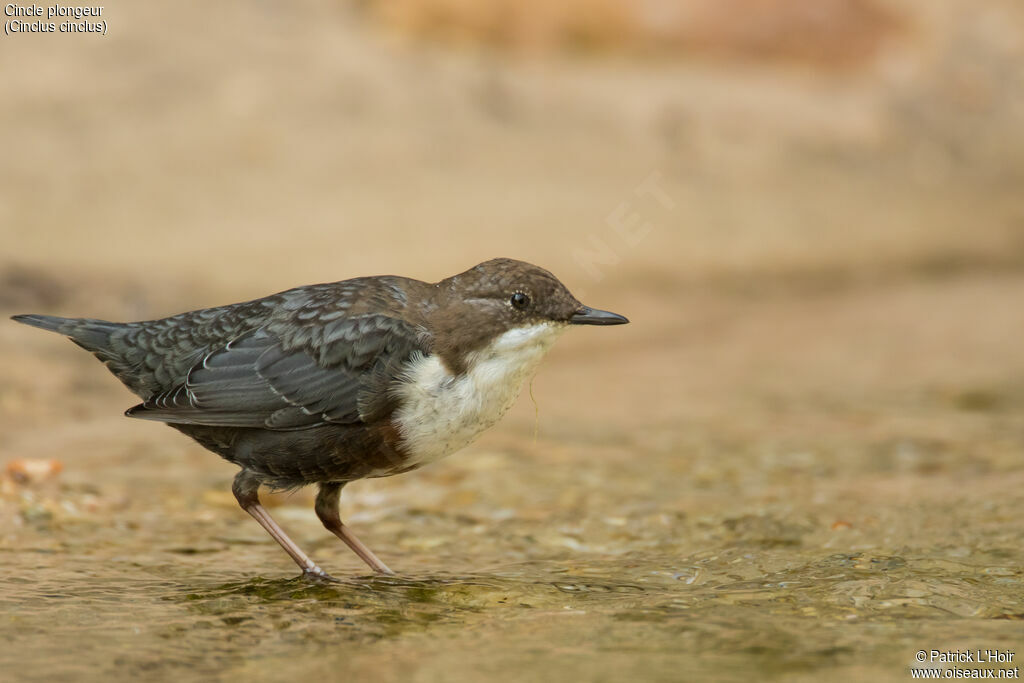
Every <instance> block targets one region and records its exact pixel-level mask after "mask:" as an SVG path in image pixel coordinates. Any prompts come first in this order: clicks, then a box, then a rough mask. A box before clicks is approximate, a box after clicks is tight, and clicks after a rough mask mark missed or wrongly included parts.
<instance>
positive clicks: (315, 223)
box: [0, 2, 1024, 681]
mask: <svg viewBox="0 0 1024 683" xmlns="http://www.w3.org/2000/svg"><path fill="white" fill-rule="evenodd" d="M189 7H191V8H192V9H191V14H189V13H188V12H189V9H188V8H189ZM900 7H901V8H902V10H901V11H905V12H907V13H908V16H909V17H910V20H908V21H907V22H905V24H903V23H901V25H905V28H904V33H902V34H900V35H901V36H902V38H900V39H899V40H901V41H903V42H898V43H897V44H896V46H895V47H894V48H892V52H885V53H884V54H882V56H881V57H879V58H878V61H877V63H870V64H867V65H862V66H861V67H859V68H854V69H852V70H851V67H849V65H845V66H844V67H843V70H841V71H834V70H832V69H833V67H832V66H828V68H827V69H826V70H825V71H824V72H819V71H817V70H816V69H817V68H818V67H817V66H815V65H814V64H810V65H808V64H803V65H802V66H801V65H797V66H793V65H792V64H789V65H786V66H781V67H780V66H777V65H776V66H772V67H771V68H770V69H767V70H764V69H758V68H753V67H751V66H750V65H749V64H739V65H737V64H735V63H732V62H728V61H727V62H724V63H720V62H716V61H714V60H713V59H712V60H710V61H707V60H706V59H705V61H701V62H699V63H697V64H693V63H689V62H686V61H683V62H674V61H671V60H667V61H659V60H645V59H640V60H638V61H631V60H629V59H619V58H615V59H612V60H611V61H607V60H605V61H602V60H600V59H597V60H594V61H588V60H586V59H581V58H580V57H579V56H578V55H577V56H575V57H573V58H571V59H558V60H554V61H552V62H550V63H541V62H537V61H532V58H525V59H524V60H523V61H517V60H519V58H517V60H513V61H510V62H504V61H501V60H496V59H494V58H493V57H489V56H487V55H479V54H477V53H475V52H461V53H460V52H459V51H458V50H455V51H454V52H452V51H448V50H443V51H438V50H436V49H433V48H430V49H428V48H422V47H416V46H409V45H408V44H405V43H401V44H397V45H396V44H393V43H391V42H389V41H388V40H386V39H383V38H380V36H379V35H378V34H375V33H373V32H371V31H369V30H368V29H367V28H366V24H365V23H364V22H363V20H362V19H361V18H360V17H358V16H357V15H355V14H353V13H351V12H347V11H341V10H339V9H338V7H337V6H336V5H334V4H332V3H310V4H309V5H308V6H307V5H303V6H302V12H301V13H296V12H291V11H287V10H285V9H284V7H283V6H280V7H279V6H277V5H274V4H273V3H264V4H261V5H260V6H259V9H253V8H252V7H250V6H248V5H246V6H242V5H238V6H234V5H231V4H230V3H225V4H223V6H222V5H218V8H216V9H214V8H212V7H208V6H207V5H199V4H196V5H191V6H189V5H187V3H186V6H184V7H183V8H176V9H175V10H174V11H173V12H172V11H171V10H169V9H167V10H162V9H157V8H156V6H153V7H148V8H147V7H144V6H139V5H132V6H129V5H127V4H125V5H124V6H116V7H112V8H111V9H110V12H111V15H110V17H109V20H110V22H111V33H110V35H109V36H108V37H107V38H105V39H104V41H105V42H97V41H92V42H90V41H88V40H86V38H81V40H78V39H74V40H72V39H70V38H69V39H67V40H63V39H56V40H53V41H50V42H47V43H43V42H40V41H38V40H37V41H36V42H31V41H32V40H33V38H31V37H24V36H23V37H21V38H19V39H18V40H17V41H13V40H7V43H6V44H5V46H4V48H5V49H9V51H10V54H12V55H14V56H15V57H16V59H13V60H4V61H3V62H0V76H2V77H3V78H4V79H5V82H7V83H9V84H11V88H12V91H13V92H16V93H17V96H16V97H10V98H5V99H4V100H3V101H2V102H0V124H2V125H0V130H2V131H4V138H3V140H2V146H3V148H4V150H5V154H6V159H5V162H6V163H5V164H2V165H0V181H2V182H0V209H2V210H3V212H4V213H3V215H4V220H3V221H0V240H2V246H3V248H2V249H0V314H2V315H4V316H7V315H11V314H14V313H25V312H39V313H53V314H63V315H83V316H93V317H103V318H110V319H142V318H147V317H156V316H162V315H167V314H172V313H176V312H179V311H182V310H186V309H189V308H197V307H202V306H207V305H215V304H221V303H226V302H229V301H233V300H242V299H246V298H251V297H255V296H260V295H263V294H267V293H270V292H273V291H277V290H280V289H284V288H286V287H289V286H294V285H297V284H304V283H310V282H316V281H325V280H331V279H340V278H344V277H350V276H356V275H366V274H374V273H384V272H397V273H401V274H406V275H410V276H416V277H420V278H423V279H437V278H441V277H444V276H446V275H450V274H452V273H454V272H456V271H458V270H461V269H464V268H466V267H468V266H470V265H472V264H473V263H476V262H478V261H480V260H484V259H486V258H490V257H493V256H497V255H506V256H512V257H518V258H524V259H527V260H530V261H534V262H537V263H538V264H540V265H543V266H545V267H548V268H550V269H551V270H553V271H554V272H555V273H556V274H557V275H559V276H560V277H561V278H562V279H563V280H564V281H565V282H566V283H567V284H568V286H569V287H570V288H571V289H573V290H574V291H575V292H576V293H577V294H578V295H579V296H580V298H581V299H582V300H584V301H585V302H587V303H588V304H590V305H593V306H596V307H601V308H607V309H610V310H614V311H619V312H621V313H624V314H626V315H628V316H629V317H630V318H631V320H632V323H631V324H630V325H628V326H623V327H616V328H607V329H601V328H596V329H581V330H573V331H572V333H571V334H566V335H565V336H564V337H563V338H562V339H561V340H560V342H559V344H558V345H557V346H556V348H555V349H554V350H553V351H552V352H551V354H550V356H549V357H548V359H547V360H546V361H545V362H544V363H543V365H542V366H541V369H540V372H539V374H538V376H537V378H536V380H535V381H534V383H533V386H532V394H533V399H534V400H533V401H531V398H530V396H529V392H527V391H524V395H523V397H522V398H521V399H520V401H519V403H518V404H517V405H516V406H515V407H514V409H513V410H512V411H511V413H510V414H509V415H508V416H507V417H506V418H505V420H504V421H503V422H501V423H500V424H499V425H497V426H496V427H495V428H494V429H493V430H491V431H490V432H489V433H487V434H485V435H484V436H483V437H482V438H481V439H480V440H479V441H478V442H477V443H476V444H474V445H472V446H471V447H469V448H467V449H466V450H465V451H464V452H462V453H459V454H456V455H454V456H452V457H451V458H448V459H447V460H445V461H443V462H441V463H438V464H435V465H433V466H431V467H428V468H425V469H423V470H420V471H417V472H413V473H409V474H406V475H402V476H399V477H393V478H390V479H383V480H372V481H367V482H357V483H355V484H352V485H351V486H349V487H348V488H347V489H346V491H345V493H344V495H343V497H342V515H343V518H344V519H345V520H346V521H347V522H348V523H349V524H350V525H351V526H352V527H353V529H354V530H355V531H356V532H357V533H358V534H359V536H360V537H361V538H362V539H363V540H364V541H365V542H366V543H367V544H368V545H369V546H370V547H372V548H373V549H374V551H375V552H376V553H377V554H378V555H379V556H380V557H381V558H382V559H383V560H384V561H385V562H386V563H388V564H389V565H390V566H391V567H392V568H394V569H395V570H397V571H398V572H399V574H398V575H397V576H396V577H393V578H380V577H373V576H366V575H365V571H366V570H365V568H364V567H363V566H362V564H361V563H360V562H359V560H358V559H357V558H356V557H355V556H354V555H352V553H351V552H349V551H348V550H347V549H346V548H345V547H344V546H343V545H342V544H341V543H340V542H339V541H338V540H337V539H335V538H334V537H333V536H331V535H329V534H328V533H327V532H326V531H325V530H324V529H323V528H322V527H321V526H320V524H319V522H318V521H317V519H316V517H315V515H314V513H313V509H312V497H311V495H310V493H309V492H306V491H301V492H298V493H295V494H292V495H274V496H270V497H268V503H269V505H270V506H271V511H272V513H273V514H274V515H275V517H276V518H277V519H278V521H279V522H280V523H281V525H282V526H283V527H285V529H287V530H288V531H289V532H290V533H291V535H292V536H293V537H294V538H295V539H296V541H297V542H298V543H299V544H300V545H301V546H302V547H303V548H304V549H306V550H307V551H308V552H309V553H310V555H312V556H313V557H314V559H316V561H317V562H318V563H320V565H321V566H323V567H324V568H325V569H327V570H328V571H330V572H331V573H332V574H333V575H334V576H336V577H338V581H337V582H329V583H328V582H318V583H317V582H308V581H303V580H301V579H298V578H296V576H295V574H296V571H295V569H294V566H293V565H292V563H291V562H290V560H289V559H288V558H287V556H285V554H284V553H283V552H282V551H281V550H280V549H279V548H278V547H277V546H276V545H275V544H274V543H273V542H272V541H271V540H270V538H269V537H268V536H267V535H266V534H265V533H264V532H263V531H262V530H261V529H260V528H259V527H258V526H257V525H256V523H255V522H253V521H252V520H251V519H250V518H249V517H248V516H246V515H245V514H244V513H243V512H242V511H241V510H239V509H238V507H237V505H236V504H235V502H234V499H233V497H232V496H231V494H230V482H231V478H232V476H233V475H234V468H233V467H232V466H230V465H229V464H227V463H224V462H222V461H220V460H219V459H218V458H217V457H216V456H214V455H212V454H210V453H207V452H205V451H203V450H202V449H200V448H199V447H198V446H195V445H194V444H192V443H191V442H189V441H188V440H187V439H185V438H184V437H182V436H181V435H180V434H177V433H175V432H173V431H172V430H170V429H167V428H165V427H163V426H161V425H156V424H151V423H142V422H139V421H133V420H128V419H125V418H124V417H122V416H121V413H122V411H123V410H124V409H126V408H128V407H130V406H131V405H132V404H133V403H134V397H132V396H131V395H130V394H129V393H128V392H127V391H126V390H125V389H124V388H123V387H120V386H119V385H118V384H117V382H116V380H114V379H113V378H112V377H111V376H110V375H109V374H108V373H107V372H106V371H105V370H104V368H103V367H102V366H101V365H100V364H99V363H97V362H96V361H95V359H93V358H91V357H90V356H88V354H86V353H84V352H82V351H81V350H80V349H77V348H75V347H74V346H73V345H71V344H69V343H68V342H67V341H65V340H63V339H61V338H59V337H57V336H54V335H48V334H45V333H43V332H42V331H39V330H34V329H30V328H27V327H22V326H18V325H15V324H13V323H3V322H0V643H2V644H3V645H2V647H0V679H5V680H6V679H11V680H19V681H20V680H25V681H36V680H38V681H43V680H45V681H50V680H56V679H63V680H83V681H86V680H111V679H127V678H132V679H141V680H210V679H214V680H218V679H219V680H240V679H246V680H255V681H261V680H268V681H270V680H275V681H276V680H303V679H306V678H312V677H318V678H321V679H334V678H338V679H341V678H346V677H354V678H369V677H372V678H373V679H375V680H383V681H391V680H395V681H398V680H402V681H405V680H413V681H433V680H445V681H449V680H453V681H476V680H481V679H488V680H510V681H511V680H541V681H545V680H552V681H554V680H559V681H561V680H566V679H568V678H572V679H578V680H594V681H605V680H607V681H613V680H622V679H625V678H630V679H637V680H656V681H659V680H665V681H668V680H686V679H694V680H751V679H754V680H798V681H799V680H808V681H810V680H815V681H816V680H893V681H903V680H908V679H909V678H910V672H909V667H911V666H914V665H916V653H917V652H918V651H919V650H922V649H924V650H932V649H935V650H940V651H945V650H958V651H969V650H978V649H981V650H986V649H991V650H1000V651H1008V652H1012V653H1014V654H1015V656H1016V657H1018V658H1019V657H1024V652H1022V651H1024V648H1022V646H1021V644H1022V642H1024V626H1022V623H1021V620H1022V619H1024V525H1022V524H1021V519H1022V518H1024V344H1022V343H1021V340H1022V339H1024V314H1022V306H1021V302H1022V301H1024V238H1022V235H1024V203H1022V199H1021V194H1020V191H1019V188H1020V187H1021V181H1022V179H1024V145H1022V142H1021V139H1020V134H1019V131H1020V130H1021V127H1020V121H1021V112H1024V108H1022V107H1024V104H1022V101H1021V96H1022V95H1021V93H1024V87H1021V85H1024V84H1022V83H1021V81H1020V78H1021V76H1020V74H1024V46H1022V45H1021V43H1020V41H1019V35H1024V33H1021V32H1019V31H1017V32H1014V31H1012V30H1011V31H1008V30H1006V29H1007V27H1013V26H1019V25H1024V19H1022V17H1020V14H1019V12H1020V10H1019V8H1018V7H1017V5H1016V4H1014V3H1012V2H1006V3H992V4H991V7H990V8H989V9H987V10H986V11H985V12H977V11H975V8H974V7H973V4H972V3H968V2H963V3H957V2H953V3H945V4H943V5H942V6H941V7H937V6H936V4H935V3H925V2H922V3H915V2H907V3H901V4H900ZM183 13H184V14H183ZM183 16H185V17H192V18H196V17H201V18H202V22H193V24H192V26H193V30H192V31H191V32H189V33H188V35H187V39H185V38H184V37H183V34H182V33H181V32H180V31H178V32H175V31H170V30H167V27H169V26H178V25H180V22H181V20H182V17H183ZM175 22H178V23H175ZM907 27H909V28H907ZM887 35H888V34H887ZM76 40H77V42H76ZM887 40H888V39H887ZM83 41H84V42H83ZM143 48H145V49H143ZM225 55H234V56H235V57H231V58H227V57H225ZM236 57H237V58H236ZM702 59H704V58H702ZM25 60H27V61H25ZM26 63H29V64H32V65H34V69H33V70H27V69H24V68H22V67H19V66H18V65H19V64H26ZM69 65H70V66H69ZM214 67H216V68H214ZM154 74H157V75H159V78H156V77H154ZM296 74H301V75H302V76H301V78H300V77H297V76H296ZM644 188H646V189H644ZM652 188H655V190H656V191H652ZM629 216H633V217H634V218H633V219H631V220H632V222H629V223H628V226H631V227H627V228H623V227H622V226H623V225H624V223H623V219H624V218H625V217H629ZM636 217H638V219H637V218H636ZM637 221H639V222H637ZM616 226H618V227H616ZM51 463H52V464H51ZM1018 663H1019V662H1018V661H1014V662H1010V663H1002V664H998V665H997V666H998V667H1000V668H1002V669H1004V670H1008V669H1010V668H1012V666H1015V665H1017V664H1018Z"/></svg>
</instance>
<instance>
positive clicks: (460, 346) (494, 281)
mask: <svg viewBox="0 0 1024 683" xmlns="http://www.w3.org/2000/svg"><path fill="white" fill-rule="evenodd" d="M435 287H437V288H438V290H439V291H438V294H439V296H438V300H437V303H438V308H437V309H436V310H435V311H434V312H433V314H432V315H431V323H432V327H433V328H434V329H432V330H431V331H432V332H433V333H434V338H435V340H436V341H437V344H438V348H437V349H436V351H437V352H438V353H439V354H441V356H442V357H444V358H445V360H446V361H447V362H448V365H449V367H451V369H452V370H453V371H456V372H458V371H460V370H461V367H462V365H463V362H464V360H465V357H466V356H467V355H468V354H470V353H472V352H474V351H478V350H480V349H482V348H484V347H485V346H487V345H488V344H489V343H490V342H492V341H494V340H495V339H497V338H498V337H500V336H501V335H502V334H504V333H506V332H509V331H511V330H516V329H528V328H529V329H533V328H536V327H538V326H539V327H543V328H546V329H552V330H560V329H563V328H565V327H566V326H568V325H621V324H624V323H627V322H629V321H628V320H627V319H626V318H624V317H623V316H621V315H618V314H616V313H610V312H608V311H600V310H596V309H593V308H590V307H588V306H584V305H583V304H581V303H580V302H579V301H578V300H577V299H576V297H574V296H573V295H572V293H570V292H569V290H568V288H566V286H565V285H563V284H562V283H561V281H559V279H558V278H556V277H555V276H554V275H552V274H551V273H549V272H548V271H546V270H544V269H543V268H540V267H538V266H535V265H533V264H530V263H526V262H524V261H516V260H514V259H507V258H499V259H492V260H490V261H485V262H484V263H481V264H480V265H478V266H475V267H473V268H470V269H469V270H467V271H466V272H464V273H459V274H458V275H453V276H452V277H450V278H447V279H445V280H442V281H440V282H438V283H437V284H436V285H435Z"/></svg>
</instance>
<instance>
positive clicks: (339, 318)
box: [12, 258, 629, 579]
mask: <svg viewBox="0 0 1024 683" xmlns="http://www.w3.org/2000/svg"><path fill="white" fill-rule="evenodd" d="M12 319H13V320H15V321H17V322H19V323H23V324H26V325H31V326H34V327H38V328H42V329H44V330H49V331H53V332H57V333H59V334H62V335H65V336H67V337H69V338H70V339H71V341H73V342H74V343H75V344H77V345H78V346H81V347H82V348H84V349H86V350H87V351H90V352H91V353H92V354H93V355H94V356H95V357H96V358H97V359H99V360H100V361H102V362H103V363H104V365H106V366H107V369H109V370H110V371H111V372H112V373H113V374H114V375H115V376H116V377H117V378H118V379H119V380H120V381H121V382H122V383H123V384H124V385H125V386H126V387H127V388H128V389H129V390H131V391H132V392H133V393H134V394H135V395H136V396H138V397H139V398H141V399H142V402H141V403H139V404H138V405H135V406H134V407H132V408H129V409H128V410H127V411H126V412H125V415H127V416H128V417H131V418H136V419H143V420H153V421H157V422H163V423H166V424H167V425H170V426H171V427H173V428H174V429H176V430H178V431H179V432H182V433H183V434H185V435H187V436H189V437H191V438H192V439H194V440H195V441H196V442H198V443H199V444H200V445H202V446H203V447H205V448H206V449H208V450H210V451H212V452H214V453H216V454H218V455H220V456H221V457H223V458H224V459H226V460H228V461H229V462H231V463H234V464H235V465H237V466H239V468H240V470H239V471H238V473H237V475H236V476H235V478H234V481H233V483H232V492H233V493H234V496H235V498H236V499H237V501H238V504H239V505H240V506H241V508H242V509H243V510H244V511H245V512H247V513H248V514H249V515H251V516H252V517H253V518H254V519H255V520H256V521H257V522H258V523H259V524H260V526H262V527H263V528H264V529H265V530H266V531H267V533H269V534H270V536H271V537H273V539H274V540H275V541H276V542H277V543H278V544H279V545H280V546H281V547H282V548H283V549H284V551H285V552H286V553H288V555H289V556H290V557H291V558H292V560H294V561H295V563H296V564H297V565H298V566H299V567H300V569H301V570H302V572H303V575H304V576H307V577H313V578H325V579H330V578H332V577H331V576H330V575H329V574H328V573H327V572H325V571H324V570H323V569H322V568H321V567H320V566H319V565H318V564H317V563H315V562H314V561H313V560H312V559H310V557H309V556H308V555H307V554H306V553H305V552H303V551H302V550H301V549H300V548H299V546H298V545H297V544H296V543H295V542H294V541H293V540H292V539H291V538H290V537H289V536H288V535H287V534H286V533H285V531H284V530H283V529H282V528H281V527H280V526H279V525H278V524H277V522H276V521H275V520H274V519H273V518H272V517H271V516H270V513H269V512H268V511H267V510H266V508H264V507H263V506H262V505H261V504H260V499H259V493H258V489H259V487H260V486H261V485H264V486H267V487H269V488H271V489H273V490H291V489H297V488H300V487H303V486H306V485H312V484H316V485H317V486H318V487H319V490H318V492H317V496H316V502H315V505H314V507H315V511H316V514H317V517H319V519H320V521H321V522H322V523H323V525H324V527H325V528H326V529H327V530H328V531H330V532H331V533H333V534H334V535H335V536H337V537H338V538H340V539H341V540H342V541H343V542H344V543H345V544H346V545H347V546H348V547H349V548H351V549H352V551H353V552H355V554H356V555H358V556H359V557H360V558H361V559H362V560H363V561H364V562H365V563H366V564H367V565H368V566H369V567H370V569H372V570H373V571H374V572H376V573H380V574H393V573H394V572H392V571H391V569H390V568H388V566H387V565H386V564H384V562H382V561H381V560H380V559H379V558H378V557H377V556H376V555H375V554H374V553H373V552H372V551H371V550H370V549H369V548H368V547H367V546H366V545H365V544H363V542H362V541H360V540H359V539H358V538H357V537H356V536H355V534H354V533H353V532H352V530H351V529H350V528H349V527H348V526H347V525H346V524H344V523H343V522H342V520H341V517H340V513H339V510H338V503H339V499H340V495H341V491H342V489H343V487H344V486H345V485H347V484H349V483H350V482H353V481H357V480H360V479H366V478H374V477H387V476H392V475H396V474H402V473H404V472H409V471H411V470H415V469H417V468H420V467H422V466H424V465H427V464H429V463H432V462H435V461H437V460H439V459H441V458H443V457H446V456H448V455H450V454H452V453H454V452H456V451H458V450H460V449H462V448H463V447H465V446H467V445H468V444H470V443H471V442H472V441H473V440H474V439H475V438H476V437H477V436H478V435H479V434H480V433H481V432H483V431H484V430H485V429H487V428H489V427H490V426H492V425H493V424H495V423H496V422H497V421H498V420H499V419H500V418H501V417H502V415H503V414H504V413H505V412H506V411H507V410H508V409H509V407H511V405H512V404H513V402H514V401H515V400H516V398H517V397H518V395H519V392H520V390H521V388H522V385H523V383H524V381H525V380H526V379H527V378H529V377H532V376H533V374H534V373H535V371H536V369H537V366H538V363H539V362H540V360H541V359H542V358H543V356H544V355H545V354H546V353H547V351H548V350H549V349H550V348H551V346H552V344H553V343H554V341H555V340H556V339H557V338H558V336H559V335H560V334H561V333H563V332H564V331H565V330H566V329H568V328H569V327H570V326H573V325H620V324H624V323H627V322H629V321H628V320H627V319H626V318H625V317H624V316H621V315H619V314H616V313H611V312H609V311H603V310H598V309H594V308H589V307H587V306H584V305H583V304H582V303H580V302H579V301H578V300H577V299H576V297H574V296H573V295H572V294H571V293H570V291H569V289H568V288H567V287H566V286H565V285H564V284H562V282H561V281H560V280H558V278H556V277H555V276H554V275H552V274H551V273H550V272H549V271H547V270H544V269H543V268H540V267H538V266H535V265H532V264H530V263H526V262H524V261H518V260H513V259H508V258H497V259H492V260H489V261H485V262H483V263H480V264H479V265H477V266H474V267H473V268H470V269H469V270H467V271H465V272H462V273H459V274H458V275H454V276H452V277H449V278H446V279H443V280H440V281H438V282H434V283H428V282H424V281H420V280H416V279H412V278H406V277H399V276H393V275H384V276H373V277H358V278H353V279H348V280H342V281H339V282H331V283H325V284H315V285H307V286H302V287H296V288H294V289H289V290H286V291H283V292H279V293H277V294H273V295H270V296H266V297H263V298H260V299H254V300H252V301H246V302H242V303H236V304H230V305H226V306H218V307H213V308H205V309H200V310H194V311H189V312H186V313H181V314H179V315H174V316H171V317H168V318H162V319H157V320H147V321H141V322H125V323H119V322H108V321H105V320H98V319H92V318H60V317H55V316H49V315H35V314H25V315H16V316H13V317H12Z"/></svg>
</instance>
